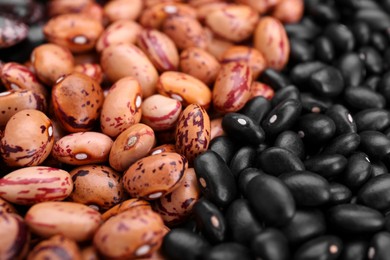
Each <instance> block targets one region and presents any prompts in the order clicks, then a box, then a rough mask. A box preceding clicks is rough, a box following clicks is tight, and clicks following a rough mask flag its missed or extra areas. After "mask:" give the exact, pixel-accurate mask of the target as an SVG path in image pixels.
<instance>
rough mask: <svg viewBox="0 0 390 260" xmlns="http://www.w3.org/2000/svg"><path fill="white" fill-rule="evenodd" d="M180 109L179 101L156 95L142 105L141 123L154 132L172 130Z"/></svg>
mask: <svg viewBox="0 0 390 260" xmlns="http://www.w3.org/2000/svg"><path fill="white" fill-rule="evenodd" d="M181 109H182V105H181V103H180V101H178V100H175V99H173V98H169V97H165V96H162V95H159V94H156V95H153V96H150V97H148V98H147V99H145V100H144V102H143V103H142V122H143V123H144V124H146V125H148V126H150V127H151V128H152V129H153V130H154V131H161V130H168V129H172V128H173V127H174V126H175V125H176V122H177V119H178V118H179V115H180V112H181Z"/></svg>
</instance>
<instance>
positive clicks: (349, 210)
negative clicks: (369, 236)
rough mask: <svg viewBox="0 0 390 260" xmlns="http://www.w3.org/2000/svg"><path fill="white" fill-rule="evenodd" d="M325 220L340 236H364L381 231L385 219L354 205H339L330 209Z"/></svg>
mask: <svg viewBox="0 0 390 260" xmlns="http://www.w3.org/2000/svg"><path fill="white" fill-rule="evenodd" d="M327 219H328V221H329V224H330V226H331V227H332V228H333V229H334V230H335V232H342V234H365V233H373V232H377V231H379V230H381V229H382V228H383V226H384V223H385V219H384V217H383V215H382V214H381V213H380V212H379V211H377V210H375V209H372V208H369V207H366V206H363V205H356V204H340V205H336V206H333V207H331V208H330V209H329V210H328V212H327Z"/></svg>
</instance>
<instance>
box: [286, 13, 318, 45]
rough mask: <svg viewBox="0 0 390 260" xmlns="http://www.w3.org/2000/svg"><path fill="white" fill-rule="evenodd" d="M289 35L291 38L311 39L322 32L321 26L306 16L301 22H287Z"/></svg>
mask: <svg viewBox="0 0 390 260" xmlns="http://www.w3.org/2000/svg"><path fill="white" fill-rule="evenodd" d="M285 29H286V32H287V35H288V36H289V37H291V38H299V39H305V40H311V39H314V38H315V37H317V36H318V35H319V34H320V33H321V28H320V27H319V26H318V25H317V24H316V23H315V22H314V21H313V20H311V19H310V18H308V17H304V18H303V19H302V20H301V21H300V22H299V23H294V24H286V25H285Z"/></svg>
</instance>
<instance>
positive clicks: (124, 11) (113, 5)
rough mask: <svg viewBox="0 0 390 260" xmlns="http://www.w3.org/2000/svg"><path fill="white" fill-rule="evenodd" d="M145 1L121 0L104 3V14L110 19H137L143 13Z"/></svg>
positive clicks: (111, 20)
mask: <svg viewBox="0 0 390 260" xmlns="http://www.w3.org/2000/svg"><path fill="white" fill-rule="evenodd" d="M142 7H143V1H141V0H119V1H116V2H109V3H107V4H105V5H104V16H105V17H106V18H107V19H108V20H109V21H110V22H114V21H117V20H136V19H137V18H138V16H139V15H140V14H141V11H142Z"/></svg>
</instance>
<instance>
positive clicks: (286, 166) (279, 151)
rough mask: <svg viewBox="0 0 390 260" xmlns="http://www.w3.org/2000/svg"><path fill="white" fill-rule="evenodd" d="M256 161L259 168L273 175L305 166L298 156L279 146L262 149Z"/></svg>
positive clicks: (303, 168) (298, 169) (300, 169)
mask: <svg viewBox="0 0 390 260" xmlns="http://www.w3.org/2000/svg"><path fill="white" fill-rule="evenodd" d="M257 162H258V163H259V168H260V169H262V170H264V171H265V172H266V173H268V174H271V175H275V176H279V175H280V174H283V173H287V172H292V171H303V170H305V166H304V164H303V162H302V161H301V159H299V157H298V156H296V155H295V154H293V153H292V152H290V151H289V150H286V149H284V148H280V147H270V148H268V149H266V150H264V151H263V152H262V153H260V155H259V157H258V159H257Z"/></svg>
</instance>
